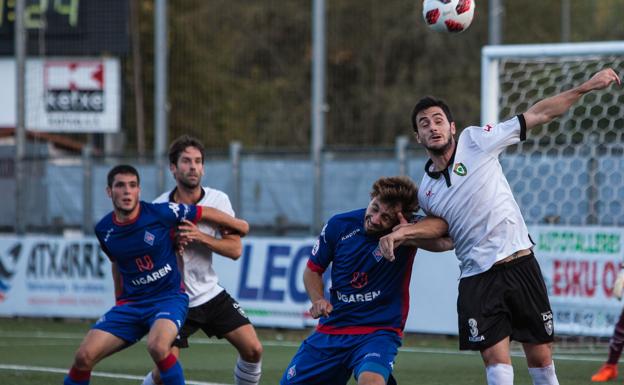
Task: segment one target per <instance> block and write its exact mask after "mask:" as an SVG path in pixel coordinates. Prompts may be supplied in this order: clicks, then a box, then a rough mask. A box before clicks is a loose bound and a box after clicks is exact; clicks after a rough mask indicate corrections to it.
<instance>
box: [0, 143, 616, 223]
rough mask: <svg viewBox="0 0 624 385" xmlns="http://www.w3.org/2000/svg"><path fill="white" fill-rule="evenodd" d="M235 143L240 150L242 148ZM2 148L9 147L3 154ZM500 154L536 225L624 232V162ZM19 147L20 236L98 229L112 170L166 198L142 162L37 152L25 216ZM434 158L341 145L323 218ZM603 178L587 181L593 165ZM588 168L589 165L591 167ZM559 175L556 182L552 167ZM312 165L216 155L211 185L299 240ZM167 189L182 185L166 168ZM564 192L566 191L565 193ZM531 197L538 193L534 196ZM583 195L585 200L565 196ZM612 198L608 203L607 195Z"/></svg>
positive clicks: (252, 218) (3, 180) (326, 165)
mask: <svg viewBox="0 0 624 385" xmlns="http://www.w3.org/2000/svg"><path fill="white" fill-rule="evenodd" d="M234 147H236V146H234ZM1 148H2V147H0V149H1ZM514 150H515V148H512V149H510V151H508V152H507V153H504V154H502V155H501V163H502V165H503V168H504V170H505V173H506V174H507V175H508V179H509V181H510V185H511V188H512V190H513V191H514V194H515V195H516V198H517V200H518V203H519V205H520V207H521V209H522V211H523V213H524V215H525V219H526V221H527V223H528V224H540V223H558V224H562V225H603V226H622V225H624V216H622V215H618V213H621V212H622V210H623V209H624V207H623V205H622V203H621V202H624V175H623V174H624V167H621V165H622V164H623V162H624V158H623V156H622V155H621V154H620V155H610V156H605V157H601V158H599V161H598V162H596V161H593V160H592V159H589V158H587V159H586V158H583V157H582V156H580V155H579V156H575V157H570V156H566V157H561V156H559V155H553V156H548V155H543V156H541V157H540V158H539V159H536V158H535V156H532V155H531V154H522V153H521V152H520V153H517V152H514ZM10 154H11V151H10V148H9V149H7V148H4V151H2V150H0V157H2V158H1V159H0V194H1V196H2V197H3V199H4V204H3V205H1V206H0V229H1V230H3V231H7V232H11V231H13V230H14V223H15V218H16V217H17V216H18V215H20V216H22V218H23V219H24V221H25V223H26V227H27V230H28V231H29V232H43V233H62V232H64V231H67V230H81V231H84V232H86V233H90V232H91V229H92V227H93V225H94V223H95V222H97V220H98V219H99V218H101V217H102V216H103V215H105V214H106V213H108V212H109V211H110V210H111V203H110V200H109V198H108V197H107V196H106V193H105V188H106V174H107V172H108V170H109V169H110V168H111V167H112V166H113V165H115V164H118V163H130V164H133V165H135V166H136V167H137V169H138V170H139V172H140V174H141V188H142V192H141V197H142V199H144V200H147V201H150V200H152V199H154V198H155V197H156V196H157V195H159V194H160V193H161V192H162V191H158V188H157V186H158V182H157V178H158V172H159V169H158V168H157V166H156V165H155V164H154V163H153V162H152V161H151V160H150V161H149V162H147V161H145V160H141V159H136V158H101V157H93V156H90V155H89V154H88V153H85V154H84V155H83V156H82V157H50V156H41V155H39V156H35V155H31V156H30V157H29V158H28V160H27V162H26V169H27V175H28V176H29V178H28V182H27V186H26V188H25V189H23V191H20V192H19V193H20V194H23V195H22V197H23V198H24V199H25V201H26V202H27V203H26V208H25V210H24V212H16V204H15V197H16V191H15V179H14V167H13V165H14V161H13V159H12V158H11V157H10ZM426 160H427V157H426V154H425V153H424V152H423V151H422V149H421V148H420V147H419V146H418V147H416V146H410V145H408V144H407V140H405V139H402V140H397V145H396V146H395V148H372V149H368V150H363V149H358V150H353V149H334V150H331V151H325V152H324V153H323V164H322V171H323V172H322V184H321V191H322V194H321V208H322V209H321V218H322V220H323V221H326V220H327V219H328V218H329V217H331V215H333V214H335V213H338V212H341V211H345V210H349V209H356V208H360V207H364V206H365V205H366V204H367V203H368V200H369V195H368V194H369V191H370V187H371V185H372V183H373V182H374V181H375V180H376V179H377V178H379V177H381V176H390V175H399V174H405V175H408V176H410V177H412V178H413V179H414V180H415V181H416V182H417V183H418V182H419V181H420V180H421V178H422V175H423V172H424V164H425V162H426ZM590 163H591V164H592V165H593V167H595V168H596V170H595V172H596V173H598V175H609V178H601V177H599V178H588V177H587V175H586V174H587V170H586V167H585V166H586V165H588V164H590ZM584 165H585V166H584ZM545 168H548V169H552V170H555V171H556V173H557V174H558V178H557V179H553V178H551V177H547V175H546V174H544V169H545ZM313 171H314V170H313V164H312V162H311V160H310V156H309V153H293V152H276V151H273V152H269V151H262V152H260V151H247V150H245V149H244V148H243V149H241V150H240V151H230V152H229V154H228V153H209V154H208V155H207V158H206V163H205V176H204V183H205V184H206V185H209V186H211V187H213V188H216V189H219V190H222V191H224V192H226V193H227V194H228V195H229V196H230V200H231V201H232V205H233V207H234V209H235V211H236V213H237V215H238V216H240V217H242V218H245V219H246V220H248V221H249V222H250V224H251V225H252V229H253V231H254V234H256V235H298V234H310V233H316V232H317V231H318V229H313V227H314V226H313V218H314V215H313V214H314V213H313V212H312V210H313V191H314V186H313ZM166 175H167V178H166V186H167V188H172V187H173V186H174V180H173V178H172V177H171V176H170V175H169V172H168V170H167V171H166ZM564 187H565V189H564ZM590 190H591V191H594V192H595V194H597V196H599V197H605V200H604V204H599V205H597V206H596V210H598V211H597V212H594V211H590V210H589V207H588V200H587V197H586V196H585V194H584V193H583V192H585V191H590ZM527 191H530V192H531V193H530V194H528V193H527ZM561 191H577V192H578V194H568V193H565V194H564V193H561ZM607 198H608V199H607Z"/></svg>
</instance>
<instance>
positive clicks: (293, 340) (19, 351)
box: [0, 318, 606, 385]
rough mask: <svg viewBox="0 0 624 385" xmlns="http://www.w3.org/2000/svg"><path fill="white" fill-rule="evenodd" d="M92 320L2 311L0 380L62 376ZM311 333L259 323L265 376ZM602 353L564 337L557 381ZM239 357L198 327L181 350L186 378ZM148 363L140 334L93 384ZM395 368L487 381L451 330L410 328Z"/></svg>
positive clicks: (574, 375) (131, 376)
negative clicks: (439, 333) (422, 332)
mask: <svg viewBox="0 0 624 385" xmlns="http://www.w3.org/2000/svg"><path fill="white" fill-rule="evenodd" d="M89 325H90V324H89V323H86V322H54V321H46V320H31V319H20V320H15V319H1V318H0V345H1V347H0V384H1V385H50V384H62V383H63V377H64V375H65V373H66V371H67V368H68V367H69V366H70V364H71V361H72V358H73V354H74V352H75V350H76V348H77V347H78V345H79V343H80V341H81V339H82V337H83V336H84V334H85V333H86V331H87V330H88V328H89ZM306 333H307V332H297V331H288V332H285V331H276V330H265V329H261V330H259V334H260V338H261V340H262V342H263V344H264V348H265V353H264V359H263V377H262V384H277V383H278V382H279V379H280V377H281V375H282V373H283V371H284V369H285V367H286V365H287V364H288V362H289V361H290V358H291V357H292V355H293V354H294V353H295V351H296V349H297V347H298V345H299V343H300V342H301V340H302V339H303V338H304V337H305V335H306ZM605 358H606V347H605V345H604V344H601V345H594V344H592V345H587V344H578V343H565V344H559V345H558V347H557V349H556V356H555V360H556V361H555V362H556V366H557V373H558V376H559V382H560V383H561V384H566V385H577V384H590V381H589V377H590V375H591V374H592V373H593V371H595V370H596V368H598V366H600V364H601V363H602V362H603V360H604V359H605ZM235 359H236V353H235V351H234V349H233V348H232V347H230V346H229V345H228V344H227V343H224V342H221V341H218V340H215V339H207V338H202V336H200V335H198V337H196V338H193V339H191V347H190V348H189V349H187V350H185V351H184V352H183V356H182V365H183V367H184V371H185V374H186V378H187V384H189V385H193V384H196V385H197V384H233V379H232V367H233V364H234V361H235ZM513 363H514V367H515V379H516V381H515V383H516V384H531V380H530V378H529V375H528V372H527V370H526V364H525V362H524V358H523V357H522V355H521V353H520V352H519V351H518V353H517V354H514V358H513ZM151 365H152V364H151V361H150V359H149V358H148V355H147V352H146V351H145V343H144V342H140V343H138V344H136V345H135V346H133V347H131V348H129V349H127V350H125V351H123V352H120V353H118V354H116V355H114V356H112V357H109V358H107V359H105V360H104V361H102V362H101V363H100V364H99V365H98V366H97V367H96V370H95V372H94V374H93V376H92V380H91V384H93V385H104V384H107V385H108V384H111V385H116V384H119V385H129V384H140V383H141V378H142V377H143V376H144V375H145V373H146V372H147V370H148V369H149V368H151ZM394 374H395V377H396V378H397V380H398V382H399V384H401V385H406V384H419V385H434V384H440V385H442V384H444V385H448V384H484V383H485V376H484V370H483V367H482V363H481V359H480V357H479V355H478V354H474V353H466V354H464V353H460V352H459V351H458V350H457V341H456V340H455V339H454V338H452V337H435V336H419V335H408V336H406V339H405V344H404V347H403V348H402V350H401V352H400V353H399V356H398V358H397V362H396V365H395V371H394ZM352 383H353V384H354V383H355V382H352Z"/></svg>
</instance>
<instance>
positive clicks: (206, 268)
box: [154, 187, 234, 307]
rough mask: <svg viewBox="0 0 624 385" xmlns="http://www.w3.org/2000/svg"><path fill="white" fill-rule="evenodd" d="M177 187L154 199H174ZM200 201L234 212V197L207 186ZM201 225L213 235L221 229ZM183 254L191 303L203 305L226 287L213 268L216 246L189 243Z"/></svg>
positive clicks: (191, 305) (155, 201) (192, 305)
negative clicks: (213, 251)
mask: <svg viewBox="0 0 624 385" xmlns="http://www.w3.org/2000/svg"><path fill="white" fill-rule="evenodd" d="M174 191H175V189H174V190H171V191H168V192H166V193H163V194H162V195H161V196H159V197H158V198H156V199H155V200H154V203H160V202H169V201H173V193H174ZM196 204H197V205H200V206H208V207H214V208H216V209H219V210H221V211H223V212H225V213H227V214H230V215H231V216H234V210H233V209H232V204H231V203H230V199H229V198H228V196H227V195H226V194H225V193H224V192H222V191H219V190H215V189H212V188H209V187H203V192H202V196H201V198H200V199H199V201H198V202H196ZM198 226H199V229H200V230H201V231H202V232H203V233H205V234H208V235H210V236H212V237H214V236H217V229H215V228H214V227H212V226H210V225H208V224H206V223H205V222H199V223H198ZM183 257H184V285H185V287H186V292H187V293H188V295H189V307H195V306H199V305H202V304H204V303H206V302H208V301H210V300H211V299H213V298H214V297H216V296H217V294H219V293H221V292H222V291H223V290H224V289H223V287H221V286H219V277H217V274H216V273H215V271H214V269H213V268H212V250H210V249H209V248H208V247H206V246H205V245H203V244H199V243H196V244H191V245H188V246H187V247H185V249H184V253H183Z"/></svg>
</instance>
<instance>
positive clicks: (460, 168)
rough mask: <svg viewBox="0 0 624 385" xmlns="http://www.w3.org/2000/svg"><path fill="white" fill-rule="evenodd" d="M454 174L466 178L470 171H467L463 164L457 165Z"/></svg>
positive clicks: (454, 167)
mask: <svg viewBox="0 0 624 385" xmlns="http://www.w3.org/2000/svg"><path fill="white" fill-rule="evenodd" d="M453 172H454V173H455V174H457V175H459V176H466V174H468V169H466V166H464V164H463V163H455V165H454V166H453Z"/></svg>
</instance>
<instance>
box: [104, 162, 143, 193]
mask: <svg viewBox="0 0 624 385" xmlns="http://www.w3.org/2000/svg"><path fill="white" fill-rule="evenodd" d="M118 174H132V175H134V176H136V178H137V183H138V184H141V177H139V172H138V171H137V169H136V168H134V167H132V166H130V165H129V164H120V165H117V166H115V167H113V168H111V170H110V171H109V172H108V176H107V177H106V180H107V183H108V187H109V188H112V187H113V182H114V181H115V176H117V175H118Z"/></svg>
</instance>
